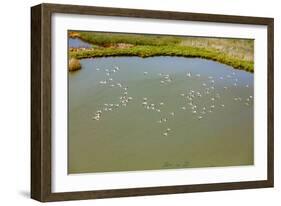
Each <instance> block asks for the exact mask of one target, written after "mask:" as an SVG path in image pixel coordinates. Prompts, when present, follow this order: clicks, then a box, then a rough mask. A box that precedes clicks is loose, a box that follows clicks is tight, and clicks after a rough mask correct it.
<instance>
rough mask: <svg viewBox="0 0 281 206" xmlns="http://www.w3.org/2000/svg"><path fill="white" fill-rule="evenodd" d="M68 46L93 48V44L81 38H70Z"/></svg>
mask: <svg viewBox="0 0 281 206" xmlns="http://www.w3.org/2000/svg"><path fill="white" fill-rule="evenodd" d="M68 46H69V47H70V48H92V47H93V45H92V44H90V43H88V42H85V41H83V40H81V39H79V38H68Z"/></svg>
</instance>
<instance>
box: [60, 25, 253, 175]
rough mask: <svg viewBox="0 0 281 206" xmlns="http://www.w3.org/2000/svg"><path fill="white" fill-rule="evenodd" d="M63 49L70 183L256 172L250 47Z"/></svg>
mask: <svg viewBox="0 0 281 206" xmlns="http://www.w3.org/2000/svg"><path fill="white" fill-rule="evenodd" d="M66 41H68V49H67V51H68V53H67V54H65V55H67V57H68V68H65V70H66V71H65V72H67V75H68V89H67V91H68V94H67V95H68V105H67V107H68V108H67V110H68V117H67V118H68V146H67V147H68V154H67V158H68V163H67V165H68V174H79V173H105V172H133V171H147V170H168V169H169V170H171V169H195V168H207V167H237V166H243V167H244V166H251V165H254V42H255V40H254V39H242V38H225V37H208V36H202V37H201V36H188V34H186V36H177V35H163V34H135V33H117V32H111V33H110V32H102V31H79V30H68V32H67V34H66ZM60 69H64V68H60Z"/></svg>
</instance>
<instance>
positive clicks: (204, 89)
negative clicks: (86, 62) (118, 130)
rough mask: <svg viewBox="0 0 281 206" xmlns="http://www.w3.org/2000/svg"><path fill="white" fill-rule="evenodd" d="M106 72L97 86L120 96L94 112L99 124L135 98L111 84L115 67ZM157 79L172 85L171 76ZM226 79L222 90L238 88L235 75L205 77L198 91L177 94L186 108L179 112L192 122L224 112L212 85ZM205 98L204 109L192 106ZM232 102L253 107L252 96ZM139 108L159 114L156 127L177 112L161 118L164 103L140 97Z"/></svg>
mask: <svg viewBox="0 0 281 206" xmlns="http://www.w3.org/2000/svg"><path fill="white" fill-rule="evenodd" d="M96 71H102V70H101V69H100V68H96ZM103 71H104V72H105V79H104V80H101V81H100V82H99V84H100V85H101V86H107V87H118V88H120V90H121V95H120V96H119V99H118V103H105V104H104V105H102V109H99V110H97V111H96V112H95V113H94V115H93V116H92V119H93V120H96V121H99V120H101V119H102V116H103V114H104V113H106V112H110V111H114V110H116V109H118V108H120V107H127V106H128V105H129V104H130V102H132V101H134V98H133V97H132V96H130V95H129V88H128V86H126V85H124V84H123V83H122V82H117V81H115V80H114V73H117V72H120V68H119V67H118V66H113V68H112V69H105V70H103ZM148 74H149V72H144V73H143V75H144V76H147V75H148ZM158 75H159V76H160V77H161V78H160V82H159V84H160V85H168V84H170V83H171V82H173V81H174V79H173V78H172V77H171V75H170V74H164V73H158ZM200 77H201V75H200V74H199V73H195V74H192V73H191V72H187V73H186V79H194V78H198V79H199V78H200ZM225 78H226V79H229V80H231V85H230V86H228V87H227V86H224V87H223V89H224V90H228V89H229V88H230V87H238V82H239V80H238V78H237V76H236V73H235V72H232V74H228V75H225V76H220V77H219V78H214V77H213V76H208V77H207V79H205V80H204V81H203V83H202V85H201V87H200V89H198V90H194V89H190V88H189V89H187V90H186V92H184V93H179V95H180V96H181V97H182V98H183V100H184V102H186V103H187V104H184V105H182V106H180V107H179V108H178V109H180V110H183V111H184V110H189V111H190V112H191V114H192V115H193V116H194V118H195V119H197V120H201V119H203V118H204V117H206V116H207V115H208V114H210V113H212V112H213V111H214V109H215V108H217V107H219V108H224V107H225V105H224V104H222V103H219V101H218V100H219V99H220V98H221V94H220V93H219V92H217V91H216V89H215V83H216V81H219V80H223V79H225ZM245 87H247V88H249V85H248V84H247V85H245ZM202 97H205V98H209V101H210V103H211V104H210V105H209V106H208V107H207V106H203V107H201V108H199V105H196V103H195V102H198V101H200V98H202ZM233 101H236V102H241V103H243V104H244V105H245V106H250V105H251V104H252V103H253V96H252V95H249V96H248V97H246V98H242V97H239V96H235V97H233ZM140 105H141V106H142V107H143V108H144V109H145V110H149V111H155V112H157V113H159V114H160V116H161V117H160V118H159V120H158V121H157V123H159V124H164V123H166V122H168V120H170V119H172V118H174V117H175V115H176V112H175V111H170V112H169V113H168V114H165V115H164V114H162V108H163V106H164V105H165V102H157V103H156V102H153V101H152V100H150V99H148V97H143V98H142V101H141V103H140ZM171 131H172V130H171V128H169V127H167V128H166V129H165V131H163V132H162V135H163V136H168V135H169V134H170V132H171Z"/></svg>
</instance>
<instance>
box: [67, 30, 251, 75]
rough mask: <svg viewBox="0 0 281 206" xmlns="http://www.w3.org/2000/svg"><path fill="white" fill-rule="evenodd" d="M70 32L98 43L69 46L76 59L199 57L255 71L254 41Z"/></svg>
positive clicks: (90, 41)
mask: <svg viewBox="0 0 281 206" xmlns="http://www.w3.org/2000/svg"><path fill="white" fill-rule="evenodd" d="M71 35H75V37H76V38H77V37H78V38H80V39H82V40H84V41H86V42H89V43H91V44H93V45H94V46H95V47H94V48H91V49H72V50H71V49H70V56H71V57H73V58H77V59H82V58H89V57H108V56H140V57H152V56H183V57H200V58H205V59H211V60H214V61H218V62H221V63H224V64H227V65H230V66H232V67H234V68H236V69H242V70H245V71H249V72H254V61H253V53H254V51H253V50H254V49H253V41H252V40H238V39H218V38H194V37H173V36H156V35H135V34H112V33H96V32H75V33H74V32H73V33H70V36H71Z"/></svg>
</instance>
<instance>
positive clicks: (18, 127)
mask: <svg viewBox="0 0 281 206" xmlns="http://www.w3.org/2000/svg"><path fill="white" fill-rule="evenodd" d="M44 2H46V3H67V4H83V5H95V6H108V7H124V8H139V9H154V10H171V11H185V12H200V13H218V14H231V15H247V16H267V17H274V18H275V64H274V65H275V188H274V189H271V188H270V189H255V190H236V191H223V192H207V193H193V194H179V195H162V196H146V197H131V198H115V199H106V200H87V201H71V202H57V203H47V205H56V206H57V205H66V206H68V205H81V206H83V205H93V204H95V205H96V206H104V205H108V206H109V205H114V206H116V205H122V206H127V205H128V206H132V205H134V206H138V205H141V206H143V205H161V206H166V205H167V206H171V205H177V206H180V205H190V206H192V205H209V206H212V205H216V206H220V205H224V206H225V205H227V206H234V205H235V206H237V205H270V206H272V205H280V200H281V164H280V163H281V141H280V137H281V127H280V126H279V125H280V117H281V116H280V107H279V105H281V98H280V97H281V92H280V90H279V88H280V86H281V79H280V77H281V74H280V70H279V68H280V66H281V62H280V60H281V47H280V43H281V12H280V8H281V7H280V6H281V3H280V5H278V4H279V1H276V0H263V1H260V0H255V1H252V0H224V1H223V0H162V1H161V0H118V1H117V0H115V1H114V0H107V1H104V0H80V1H74V0H68V1H67V0H57V1H47V0H46V1H44ZM39 3H41V1H37V0H29V1H22V0H18V1H16V0H6V1H2V2H1V7H0V15H1V21H0V22H1V27H0V28H1V32H0V40H1V44H0V61H1V63H0V70H1V73H0V94H1V100H0V105H1V106H0V132H1V135H0V137H1V144H0V153H1V155H0V162H1V169H0V194H1V195H0V204H1V205H21V206H25V205H29V206H33V205H39V204H40V203H38V202H36V201H34V200H31V199H29V184H30V169H29V167H30V155H29V154H30V115H29V114H30V7H31V6H33V5H36V4H39Z"/></svg>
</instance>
